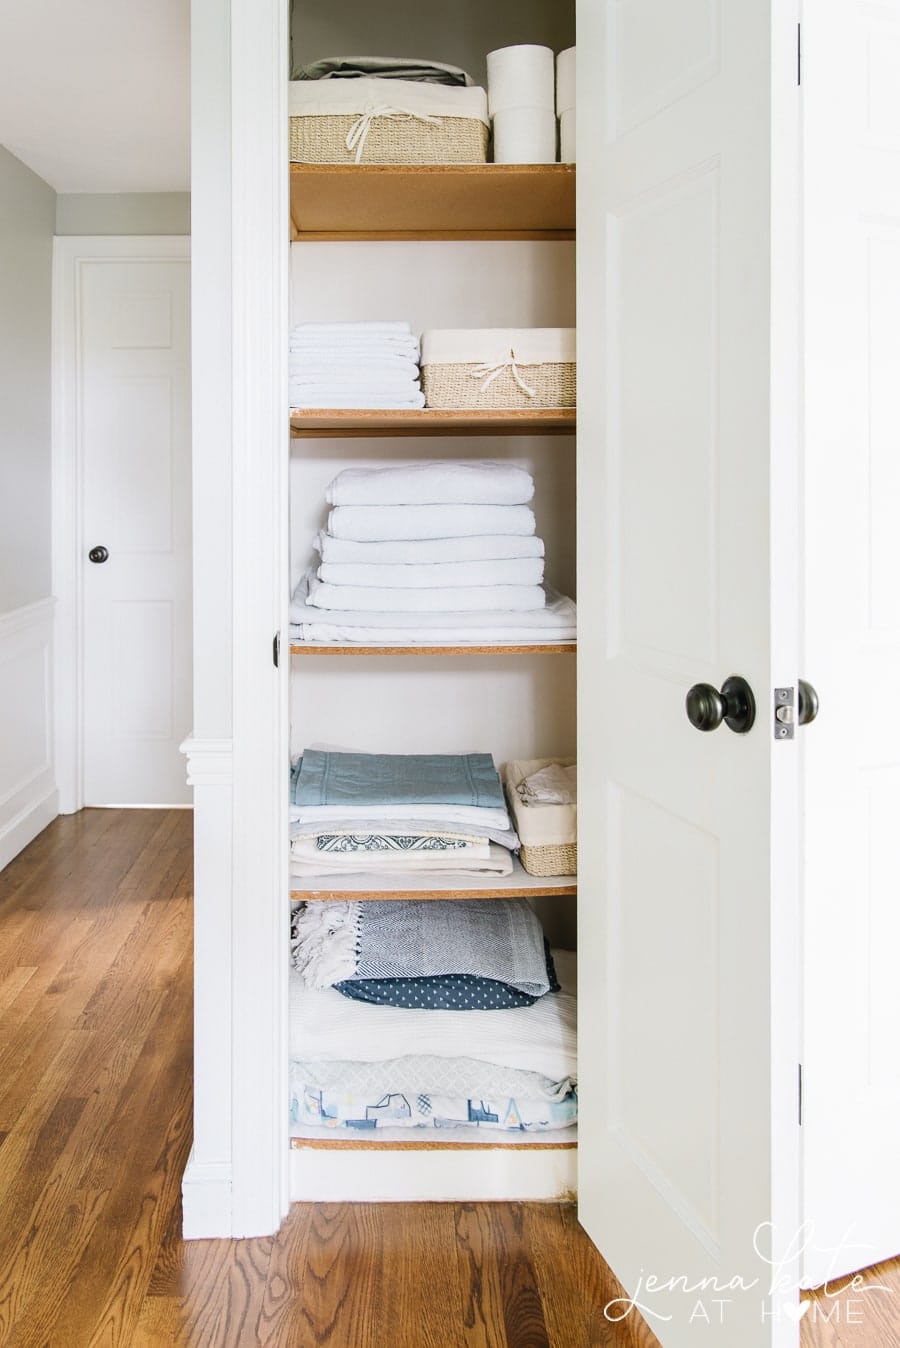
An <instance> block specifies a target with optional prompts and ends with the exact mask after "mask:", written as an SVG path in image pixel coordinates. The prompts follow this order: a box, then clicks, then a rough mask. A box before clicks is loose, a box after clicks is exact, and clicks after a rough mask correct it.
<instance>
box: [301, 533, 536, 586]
mask: <svg viewBox="0 0 900 1348" xmlns="http://www.w3.org/2000/svg"><path fill="white" fill-rule="evenodd" d="M313 547H314V548H315V550H316V552H318V553H319V555H320V556H321V558H322V561H323V563H324V562H335V563H337V564H339V565H345V564H346V565H360V566H370V565H373V564H374V565H377V566H380V565H385V564H391V565H393V564H397V563H401V564H403V565H404V566H432V565H434V564H436V563H438V562H479V561H505V560H507V559H509V558H520V557H543V555H544V542H543V539H541V538H538V537H537V536H536V535H535V534H500V535H493V534H486V535H478V534H472V535H471V536H469V537H468V538H423V539H418V540H411V539H396V540H391V539H389V540H388V541H387V542H383V543H356V542H354V541H353V540H352V539H349V538H332V537H331V535H330V534H326V533H325V532H324V531H323V532H321V533H319V534H317V535H316V537H315V538H314V539H313ZM322 579H323V580H326V579H328V577H326V576H323V577H322Z"/></svg>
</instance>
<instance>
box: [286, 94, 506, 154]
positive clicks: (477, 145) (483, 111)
mask: <svg viewBox="0 0 900 1348" xmlns="http://www.w3.org/2000/svg"><path fill="white" fill-rule="evenodd" d="M288 106H289V112H290V153H291V162H292V163H294V164H484V163H486V162H487V148H488V139H489V134H490V123H489V121H488V113H487V95H486V94H485V91H484V90H483V89H479V88H476V87H451V86H448V85H443V84H422V83H419V82H417V81H413V80H394V79H390V80H388V79H377V78H376V79H367V78H362V79H353V80H349V79H345V80H294V81H292V82H291V85H290V93H289V95H288Z"/></svg>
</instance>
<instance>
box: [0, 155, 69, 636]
mask: <svg viewBox="0 0 900 1348" xmlns="http://www.w3.org/2000/svg"><path fill="white" fill-rule="evenodd" d="M55 225H56V193H55V192H54V191H53V189H52V188H51V187H48V186H47V184H46V183H45V182H44V181H43V179H41V178H39V177H38V176H37V174H35V173H32V172H31V170H30V169H28V168H26V167H25V165H24V164H23V163H21V162H20V161H19V160H18V159H16V158H15V156H14V155H11V154H10V153H9V151H8V150H5V149H4V148H3V147H2V146H0V613H5V612H8V611H9V610H10V609H15V608H20V607H21V606H22V605H23V604H31V603H34V602H35V601H36V600H38V599H43V598H45V597H46V596H47V595H49V593H50V305H51V276H52V269H53V231H54V228H55Z"/></svg>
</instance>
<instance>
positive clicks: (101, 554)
mask: <svg viewBox="0 0 900 1348" xmlns="http://www.w3.org/2000/svg"><path fill="white" fill-rule="evenodd" d="M108 556H109V548H105V547H104V546H103V544H102V543H101V544H100V546H99V547H97V548H91V550H90V552H89V553H88V561H89V562H96V563H97V564H98V565H99V564H100V562H105V561H106V559H107V557H108Z"/></svg>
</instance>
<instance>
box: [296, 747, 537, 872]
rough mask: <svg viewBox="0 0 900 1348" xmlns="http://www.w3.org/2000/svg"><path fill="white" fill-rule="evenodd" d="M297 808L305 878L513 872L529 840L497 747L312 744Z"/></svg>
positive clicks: (300, 769)
mask: <svg viewBox="0 0 900 1348" xmlns="http://www.w3.org/2000/svg"><path fill="white" fill-rule="evenodd" d="M290 815H291V874H292V875H293V876H295V877H299V878H305V877H310V876H327V875H332V876H334V875H353V874H367V875H368V874H378V875H395V876H403V877H406V879H407V881H409V880H415V879H416V878H420V879H421V878H422V877H424V876H426V875H432V876H434V875H438V876H440V875H444V876H465V875H473V876H479V875H500V876H502V875H509V874H511V873H512V869H513V862H512V855H511V854H512V852H513V851H514V850H517V849H518V846H519V839H518V837H517V835H516V833H515V832H514V831H513V829H512V827H511V824H510V819H509V814H508V813H507V808H506V802H505V798H504V795H503V787H502V785H501V783H500V778H499V775H498V773H497V769H496V767H495V766H494V760H493V758H492V757H491V755H490V754H360V753H340V752H334V751H330V750H323V749H315V748H310V749H306V750H304V753H303V756H302V758H300V759H299V760H298V762H297V763H296V764H295V765H294V767H293V769H292V772H291V797H290Z"/></svg>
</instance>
